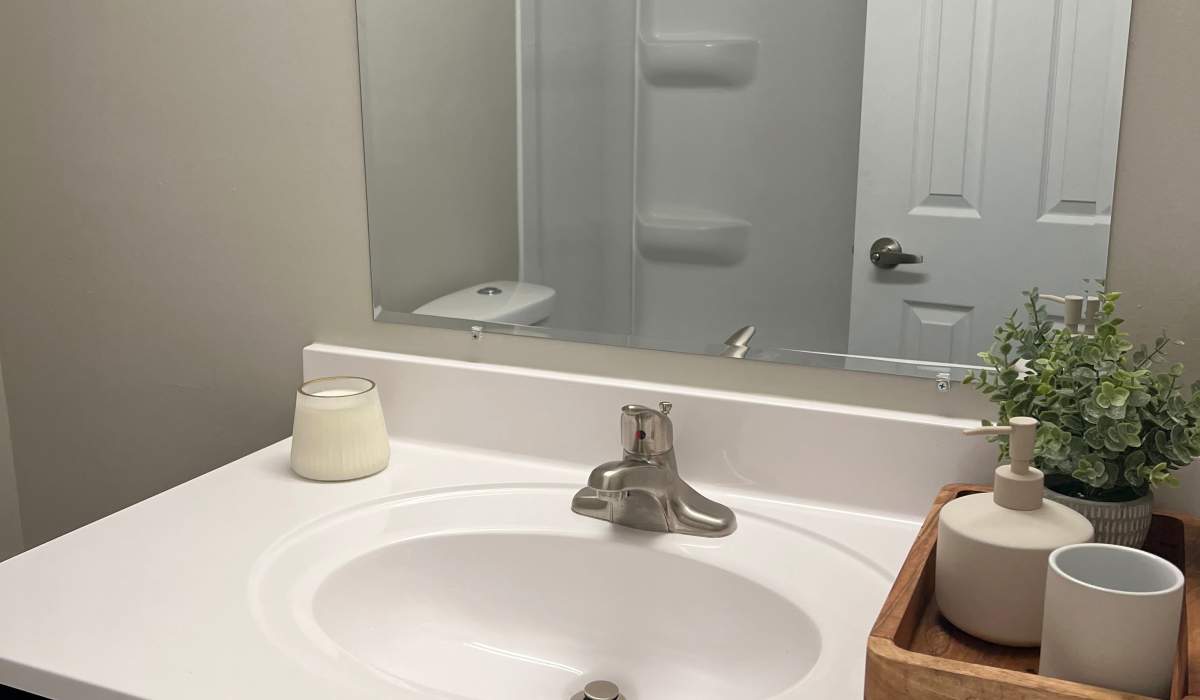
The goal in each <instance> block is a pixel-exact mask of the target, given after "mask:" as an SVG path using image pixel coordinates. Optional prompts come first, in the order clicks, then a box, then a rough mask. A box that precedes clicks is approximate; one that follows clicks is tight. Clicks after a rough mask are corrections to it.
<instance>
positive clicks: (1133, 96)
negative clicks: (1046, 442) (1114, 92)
mask: <svg viewBox="0 0 1200 700" xmlns="http://www.w3.org/2000/svg"><path fill="white" fill-rule="evenodd" d="M1133 7H1134V13H1133V26H1132V28H1131V29H1130V32H1131V34H1132V38H1131V41H1130V47H1129V65H1128V68H1127V70H1126V76H1127V80H1126V85H1125V109H1124V114H1123V118H1122V128H1121V152H1120V156H1119V158H1118V161H1117V191H1116V203H1115V204H1114V206H1113V227H1112V241H1111V243H1110V245H1109V259H1110V262H1109V276H1108V283H1109V288H1111V289H1115V290H1120V291H1122V292H1123V293H1124V294H1125V296H1124V297H1123V298H1122V301H1121V308H1122V309H1123V314H1125V315H1126V316H1127V317H1128V318H1129V320H1128V322H1127V323H1126V324H1125V326H1124V327H1125V329H1126V330H1127V331H1129V332H1130V333H1132V334H1134V335H1137V336H1139V337H1141V338H1145V339H1147V340H1153V338H1154V337H1155V336H1157V335H1158V333H1160V332H1161V331H1162V330H1164V329H1165V330H1166V331H1167V332H1168V333H1170V334H1171V336H1172V337H1174V338H1179V339H1182V340H1184V341H1186V343H1187V344H1186V345H1184V346H1182V347H1178V346H1172V348H1171V357H1172V359H1174V360H1176V361H1180V362H1184V363H1186V365H1187V367H1188V378H1190V379H1191V380H1196V379H1200V273H1198V272H1197V263H1200V207H1198V206H1197V199H1200V126H1198V125H1200V89H1197V88H1198V83H1197V76H1200V41H1198V40H1197V36H1198V35H1200V2H1195V0H1140V1H1139V0H1135V2H1134V6H1133Z"/></svg>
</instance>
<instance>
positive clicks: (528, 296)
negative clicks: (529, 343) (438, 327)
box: [413, 280, 555, 326]
mask: <svg viewBox="0 0 1200 700" xmlns="http://www.w3.org/2000/svg"><path fill="white" fill-rule="evenodd" d="M554 296H555V293H554V290H553V289H551V288H550V287H547V286H545V285H541V284H533V283H530V282H514V281H511V280H496V281H492V282H484V283H483V284H473V285H471V286H470V287H466V288H464V289H460V290H458V291H457V292H451V293H450V294H447V295H445V296H441V297H438V298H437V299H434V300H433V301H431V302H429V303H428V304H425V305H423V306H421V307H420V308H418V309H417V310H416V311H414V312H413V313H415V314H422V315H424V316H442V317H445V318H465V319H468V320H471V321H489V322H492V323H513V324H516V325H521V326H536V325H540V324H542V323H545V321H546V319H548V318H550V314H551V312H553V311H554Z"/></svg>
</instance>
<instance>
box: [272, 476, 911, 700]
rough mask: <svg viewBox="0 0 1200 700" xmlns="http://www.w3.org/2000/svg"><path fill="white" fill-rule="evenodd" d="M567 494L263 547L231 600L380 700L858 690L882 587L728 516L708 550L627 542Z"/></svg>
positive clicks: (545, 490)
mask: <svg viewBox="0 0 1200 700" xmlns="http://www.w3.org/2000/svg"><path fill="white" fill-rule="evenodd" d="M573 490H574V489H573V488H572V487H570V486H567V485H532V486H500V487H491V488H476V489H457V490H440V491H432V492H425V493H422V494H417V495H409V496H403V497H393V498H387V499H382V500H379V501H374V502H370V503H366V504H363V505H360V506H356V507H353V508H350V509H348V510H345V511H342V512H339V513H335V514H333V515H330V516H328V517H325V518H322V519H320V520H317V521H315V522H313V523H310V524H309V525H307V526H304V527H302V528H300V529H299V530H297V531H295V532H293V533H291V534H289V535H288V536H286V537H284V538H283V539H282V540H281V541H280V542H278V543H277V544H276V545H275V546H274V547H272V548H271V549H270V550H269V551H268V552H267V554H266V555H265V556H264V557H263V558H262V559H261V560H260V562H259V565H258V567H257V570H256V573H255V576H254V577H253V579H252V590H251V602H252V604H253V606H254V609H255V612H256V614H257V617H258V619H259V622H260V625H261V626H262V628H263V629H264V630H265V631H266V633H267V634H268V635H269V636H270V638H271V639H272V641H274V642H275V643H276V644H277V645H278V646H279V647H280V648H282V649H283V650H284V651H285V652H287V653H288V654H290V655H291V656H292V657H293V658H294V659H295V660H296V662H297V663H299V664H303V665H304V666H305V667H307V668H310V669H312V668H314V667H317V668H321V669H322V672H323V673H325V674H335V675H336V676H337V677H339V679H341V680H342V681H343V682H345V683H346V684H347V685H350V686H356V687H357V688H359V689H362V690H367V691H369V692H376V693H383V692H390V693H391V694H392V696H393V697H394V696H397V693H400V695H399V697H440V698H480V699H483V698H487V699H489V700H491V699H502V698H513V699H516V698H522V699H528V698H538V699H539V700H541V699H546V700H553V699H554V698H563V699H564V700H565V699H566V698H570V697H571V696H572V695H573V694H574V693H576V692H578V691H579V690H580V689H581V688H582V687H583V686H584V684H585V683H587V682H588V681H592V680H598V679H603V680H608V681H612V682H615V683H616V684H617V685H618V686H620V688H621V690H622V692H623V693H624V695H625V697H626V698H627V699H628V700H647V699H652V700H676V699H683V698H689V699H693V700H694V699H695V698H737V699H738V700H759V699H763V700H765V699H767V698H809V697H811V698H838V697H844V696H845V695H844V693H845V690H846V688H847V687H848V685H847V684H848V683H849V686H853V687H858V686H860V684H861V674H862V662H861V658H862V646H863V644H864V640H865V638H866V634H867V631H868V629H869V627H870V624H871V622H872V618H873V615H874V612H875V610H876V609H877V606H878V602H879V601H880V600H882V598H883V597H884V595H885V594H886V590H887V587H888V585H889V581H890V577H889V576H888V575H887V573H886V572H884V571H882V570H881V569H879V568H878V567H877V566H875V565H874V564H873V563H871V562H870V561H868V560H866V559H863V558H861V557H860V556H859V555H857V554H855V553H854V552H853V551H852V548H850V547H847V546H844V545H843V544H840V543H838V542H835V541H833V540H831V539H828V538H826V537H823V536H819V535H817V534H815V533H814V532H812V531H809V530H808V529H806V528H805V527H804V526H803V523H802V522H785V521H783V520H779V519H775V518H771V517H766V516H760V515H757V514H756V513H755V512H753V511H752V510H751V511H748V510H746V509H739V512H738V517H739V523H740V527H739V529H738V531H737V532H735V533H734V534H733V535H731V536H730V537H727V538H724V539H721V540H710V539H702V538H696V537H689V536H686V535H678V534H656V533H647V532H641V531H636V530H630V529H627V528H622V527H617V526H613V525H611V524H608V523H605V522H602V521H598V520H594V519H590V518H583V517H580V516H578V515H575V514H573V513H572V512H571V511H570V503H571V496H572V493H573ZM848 679H849V680H848ZM404 690H408V691H410V693H409V694H403V691H404Z"/></svg>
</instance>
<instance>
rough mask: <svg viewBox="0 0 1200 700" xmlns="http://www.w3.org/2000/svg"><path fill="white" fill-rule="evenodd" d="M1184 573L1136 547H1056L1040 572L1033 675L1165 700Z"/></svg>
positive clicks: (1177, 627) (1084, 545)
mask: <svg viewBox="0 0 1200 700" xmlns="http://www.w3.org/2000/svg"><path fill="white" fill-rule="evenodd" d="M1183 587H1184V576H1183V572H1181V571H1180V570H1179V569H1178V568H1177V567H1176V566H1175V565H1174V564H1172V563H1171V562H1169V561H1167V560H1165V559H1163V558H1161V557H1158V556H1155V555H1153V554H1150V553H1149V552H1143V551H1141V550H1139V549H1131V548H1129V547H1121V546H1118V545H1112V544H1097V543H1089V544H1077V545H1072V546H1069V547H1062V548H1059V549H1056V550H1055V551H1054V552H1053V553H1052V554H1051V555H1050V566H1049V570H1048V572H1047V574H1046V602H1045V617H1044V621H1043V624H1042V659H1041V667H1040V669H1039V673H1040V674H1041V675H1043V676H1049V677H1051V678H1062V679H1065V680H1070V681H1077V682H1080V683H1088V684H1091V685H1096V686H1100V687H1102V688H1111V689H1113V690H1121V691H1124V692H1127V693H1138V694H1140V695H1147V696H1150V697H1154V698H1165V697H1167V694H1168V693H1170V690H1171V669H1172V666H1173V665H1174V663H1175V653H1176V649H1177V645H1178V643H1179V618H1180V615H1181V614H1182V610H1183Z"/></svg>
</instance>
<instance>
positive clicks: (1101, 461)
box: [963, 289, 1200, 501]
mask: <svg viewBox="0 0 1200 700" xmlns="http://www.w3.org/2000/svg"><path fill="white" fill-rule="evenodd" d="M1024 294H1025V296H1026V297H1027V301H1026V303H1025V312H1026V315H1027V320H1025V321H1018V320H1017V312H1016V311H1014V312H1013V313H1012V315H1010V316H1009V317H1008V319H1007V320H1005V321H1004V323H1002V324H1001V325H1000V326H999V327H997V328H996V332H995V335H994V338H995V342H994V343H992V346H991V348H989V349H988V350H987V351H986V352H981V353H979V357H980V358H982V359H983V360H984V362H986V363H987V364H988V365H989V366H990V368H991V369H990V370H983V371H980V372H978V373H971V374H968V376H967V377H966V379H964V380H963V381H964V383H968V384H974V385H975V386H976V387H977V388H978V389H979V391H981V392H982V393H984V394H985V395H987V396H988V397H989V398H990V399H991V401H993V402H994V403H996V404H997V405H998V409H999V410H998V413H999V423H1000V424H1001V425H1004V424H1007V423H1008V421H1009V419H1011V418H1014V417H1017V416H1030V417H1033V418H1036V419H1038V421H1040V423H1041V425H1039V426H1038V432H1037V441H1036V443H1035V450H1034V452H1035V455H1036V459H1037V465H1038V467H1039V468H1040V469H1041V470H1042V471H1043V472H1045V474H1046V482H1047V486H1049V487H1051V488H1053V489H1054V490H1056V491H1059V492H1061V493H1064V494H1066V495H1068V496H1076V497H1079V498H1087V499H1090V500H1100V501H1123V500H1130V499H1133V498H1137V497H1139V496H1141V495H1143V494H1145V493H1147V492H1148V491H1149V490H1151V489H1155V488H1158V487H1160V486H1164V485H1168V486H1175V485H1177V484H1178V481H1177V480H1176V477H1175V475H1174V474H1173V472H1174V471H1175V470H1177V469H1179V468H1180V467H1184V466H1187V465H1189V464H1191V462H1192V460H1193V459H1194V458H1196V457H1200V429H1198V428H1197V422H1198V421H1200V381H1198V382H1196V383H1194V384H1192V385H1191V387H1190V388H1189V390H1188V392H1187V394H1186V395H1185V394H1184V392H1183V391H1182V389H1181V388H1180V387H1179V382H1180V377H1182V375H1183V365H1182V364H1178V363H1177V364H1174V365H1171V366H1170V367H1168V368H1165V369H1164V368H1163V367H1162V363H1163V362H1164V361H1165V355H1166V349H1167V347H1168V346H1169V345H1170V344H1171V343H1172V341H1171V340H1170V339H1169V338H1167V336H1166V334H1163V336H1162V337H1160V338H1158V340H1157V341H1156V342H1155V343H1154V346H1153V347H1152V348H1147V347H1146V346H1141V347H1140V348H1138V349H1136V350H1135V349H1134V346H1133V343H1131V342H1130V341H1129V338H1128V334H1127V333H1124V332H1122V331H1121V330H1120V326H1121V323H1122V321H1123V319H1120V318H1117V317H1116V316H1115V315H1114V314H1115V312H1116V301H1117V299H1118V298H1119V297H1120V294H1119V293H1118V292H1107V293H1101V294H1100V295H1099V297H1100V308H1099V312H1098V315H1097V317H1096V325H1095V332H1094V334H1092V335H1084V334H1081V333H1072V332H1069V331H1067V330H1066V329H1062V328H1059V329H1056V328H1054V323H1053V322H1052V321H1051V320H1050V318H1049V316H1048V314H1047V313H1046V308H1045V306H1043V305H1042V304H1041V303H1040V301H1039V296H1038V290H1037V289H1034V290H1032V291H1029V292H1024ZM1176 342H1179V341H1176ZM1179 344H1182V343H1179ZM984 423H985V424H988V425H990V424H991V423H990V421H984ZM996 441H997V442H999V443H1000V456H1001V459H1002V460H1003V459H1004V458H1007V457H1008V439H1007V437H1004V436H1000V437H998V438H996Z"/></svg>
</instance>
